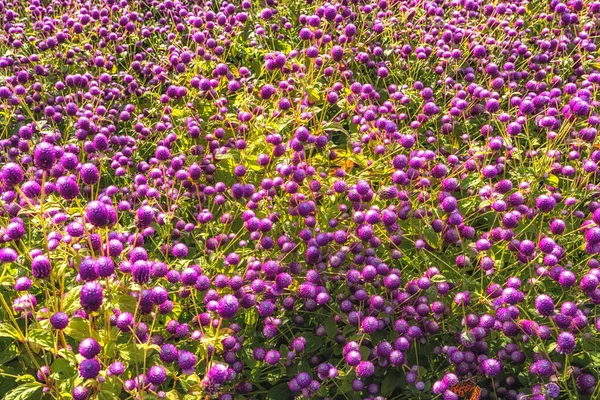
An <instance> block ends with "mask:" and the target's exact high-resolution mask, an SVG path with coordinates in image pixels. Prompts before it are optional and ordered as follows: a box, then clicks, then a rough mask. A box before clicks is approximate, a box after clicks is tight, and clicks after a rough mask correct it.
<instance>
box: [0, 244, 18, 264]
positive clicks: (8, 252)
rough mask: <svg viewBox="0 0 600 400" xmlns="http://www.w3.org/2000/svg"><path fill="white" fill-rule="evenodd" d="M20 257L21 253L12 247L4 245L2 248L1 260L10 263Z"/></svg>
mask: <svg viewBox="0 0 600 400" xmlns="http://www.w3.org/2000/svg"><path fill="white" fill-rule="evenodd" d="M17 258H19V254H18V253H17V252H16V251H15V250H14V249H11V248H10V247H4V248H2V249H0V262H3V263H9V262H15V261H17Z"/></svg>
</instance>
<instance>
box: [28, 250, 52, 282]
mask: <svg viewBox="0 0 600 400" xmlns="http://www.w3.org/2000/svg"><path fill="white" fill-rule="evenodd" d="M51 271H52V270H51V267H50V260H49V259H48V257H46V256H43V255H39V256H37V257H35V258H34V259H33V260H32V261H31V272H32V274H33V276H34V278H37V279H46V278H48V277H49V276H50V272H51Z"/></svg>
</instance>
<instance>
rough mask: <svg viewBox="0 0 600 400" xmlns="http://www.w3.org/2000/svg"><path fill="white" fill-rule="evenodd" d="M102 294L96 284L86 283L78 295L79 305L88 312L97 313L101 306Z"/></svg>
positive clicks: (100, 288) (98, 285) (100, 287)
mask: <svg viewBox="0 0 600 400" xmlns="http://www.w3.org/2000/svg"><path fill="white" fill-rule="evenodd" d="M103 294H104V292H103V290H102V286H100V284H99V283H98V282H86V283H85V284H84V285H83V287H82V288H81V293H80V294H79V303H80V304H81V306H82V307H83V308H85V309H86V310H89V311H98V310H99V309H100V306H101V305H102V296H103Z"/></svg>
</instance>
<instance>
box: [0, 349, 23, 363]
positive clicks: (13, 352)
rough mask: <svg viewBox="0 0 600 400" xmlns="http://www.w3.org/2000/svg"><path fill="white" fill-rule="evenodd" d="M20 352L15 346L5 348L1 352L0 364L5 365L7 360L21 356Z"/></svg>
mask: <svg viewBox="0 0 600 400" xmlns="http://www.w3.org/2000/svg"><path fill="white" fill-rule="evenodd" d="M19 354H20V352H18V351H17V349H16V348H15V347H13V346H11V347H9V348H8V349H4V350H3V351H2V352H0V365H4V364H6V363H7V362H9V361H11V360H14V359H15V358H16V357H17V356H19Z"/></svg>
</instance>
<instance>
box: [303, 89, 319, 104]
mask: <svg viewBox="0 0 600 400" xmlns="http://www.w3.org/2000/svg"><path fill="white" fill-rule="evenodd" d="M306 94H308V99H309V100H310V101H311V102H317V101H319V99H320V98H321V96H320V95H319V91H318V90H317V89H316V88H315V87H309V88H307V89H306Z"/></svg>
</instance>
